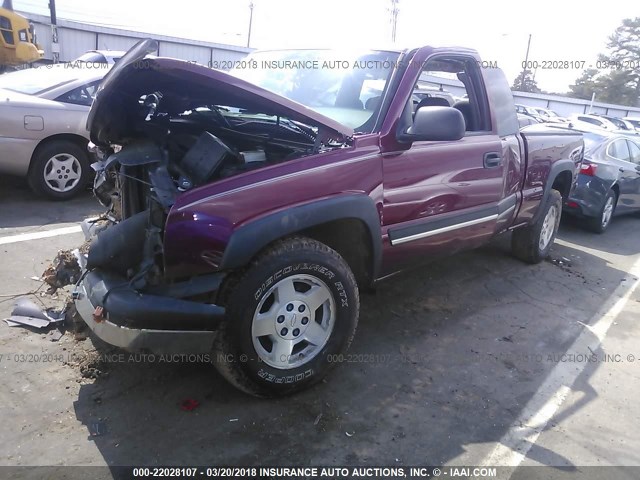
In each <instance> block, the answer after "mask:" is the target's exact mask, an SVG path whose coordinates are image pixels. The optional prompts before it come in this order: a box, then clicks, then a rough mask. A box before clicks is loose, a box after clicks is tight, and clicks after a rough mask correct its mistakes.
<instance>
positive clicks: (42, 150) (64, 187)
mask: <svg viewBox="0 0 640 480" xmlns="http://www.w3.org/2000/svg"><path fill="white" fill-rule="evenodd" d="M90 170H91V167H90V162H89V155H88V152H85V151H84V150H83V149H82V148H80V147H79V146H78V145H76V144H75V143H73V142H70V141H68V140H53V141H50V142H47V143H45V144H43V145H40V146H39V147H38V149H37V150H36V151H35V153H34V155H33V160H32V164H31V167H30V169H29V178H28V180H29V186H30V187H31V189H32V190H33V191H34V192H36V193H38V194H40V195H42V196H45V197H48V198H50V199H52V200H67V199H69V198H72V197H74V196H75V195H77V194H78V193H79V192H80V191H82V189H84V187H86V186H87V184H88V183H89V179H90V175H91V174H90Z"/></svg>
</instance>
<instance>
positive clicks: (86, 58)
mask: <svg viewBox="0 0 640 480" xmlns="http://www.w3.org/2000/svg"><path fill="white" fill-rule="evenodd" d="M125 53H126V52H123V51H120V50H89V51H88V52H85V53H83V54H82V55H80V56H79V57H78V58H76V59H75V60H72V62H71V63H74V64H75V63H77V62H86V63H104V64H106V65H113V64H114V63H116V62H117V61H118V60H120V59H121V58H122V57H123V56H124V54H125Z"/></svg>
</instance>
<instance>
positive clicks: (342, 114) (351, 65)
mask: <svg viewBox="0 0 640 480" xmlns="http://www.w3.org/2000/svg"><path fill="white" fill-rule="evenodd" d="M398 56H399V54H398V53H393V52H363V53H359V54H353V53H352V54H338V53H336V52H335V51H327V50H288V51H265V52H256V53H253V54H251V55H249V57H247V58H246V59H245V61H243V62H241V63H242V65H243V66H245V68H237V69H235V70H233V71H232V72H231V73H232V74H233V75H235V76H237V77H239V78H242V79H243V80H246V81H248V82H251V83H253V84H255V85H258V86H259V87H262V88H264V89H266V90H270V91H272V92H274V93H277V94H278V95H282V96H283V97H287V98H288V99H290V100H293V101H295V102H298V103H301V104H302V105H304V106H306V107H309V108H311V109H313V110H315V111H317V112H318V113H321V114H322V115H325V116H327V117H329V118H331V119H333V120H335V121H337V122H340V123H342V124H343V125H346V126H348V127H351V128H353V129H354V130H356V131H360V132H362V131H371V129H372V128H373V122H374V120H375V118H374V114H375V113H376V112H377V110H378V107H379V106H380V101H381V99H382V92H383V91H384V90H385V88H386V86H387V84H388V81H389V78H390V76H391V72H392V70H393V68H394V66H395V64H396V61H397V60H398Z"/></svg>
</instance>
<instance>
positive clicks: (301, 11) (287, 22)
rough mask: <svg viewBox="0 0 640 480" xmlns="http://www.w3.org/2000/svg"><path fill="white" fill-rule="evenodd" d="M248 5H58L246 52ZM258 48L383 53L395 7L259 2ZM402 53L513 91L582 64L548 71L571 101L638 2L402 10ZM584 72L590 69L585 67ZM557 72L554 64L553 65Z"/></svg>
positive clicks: (23, 6) (372, 0)
mask: <svg viewBox="0 0 640 480" xmlns="http://www.w3.org/2000/svg"><path fill="white" fill-rule="evenodd" d="M13 3H14V8H15V9H16V10H20V11H26V12H33V13H39V14H44V15H47V14H48V0H14V2H13ZM249 3H250V0H179V1H177V2H175V5H176V6H177V7H176V8H170V7H169V5H170V3H168V2H158V1H157V0H155V1H154V0H135V1H133V0H108V1H105V0H101V1H96V0H56V5H57V13H58V17H59V18H66V19H70V20H79V21H84V22H91V23H98V24H102V25H108V26H114V27H124V28H127V29H132V30H140V31H145V32H151V33H158V34H164V35H173V36H179V37H185V38H193V39H198V40H207V41H212V42H219V43H228V44H233V45H242V46H246V43H247V33H248V30H249V14H250V10H249ZM253 4H254V9H253V25H252V32H251V47H252V48H259V49H271V48H314V47H316V48H333V47H335V48H344V47H352V48H358V47H366V48H381V47H388V46H393V45H394V44H392V43H391V22H390V17H391V14H390V7H391V0H319V1H309V0H253ZM399 9H400V11H399V14H398V23H397V38H396V43H395V46H397V47H403V48H404V47H416V46H423V45H434V46H443V45H458V46H463V47H470V48H474V49H476V50H478V51H479V52H480V54H481V55H482V57H483V59H484V60H487V61H491V62H497V64H498V66H499V67H500V68H502V69H503V70H504V72H505V74H506V75H507V78H508V80H509V82H510V83H512V82H513V80H514V78H515V77H516V76H517V75H518V74H519V73H520V71H521V70H522V62H523V61H524V59H525V54H526V50H527V41H528V38H529V35H531V48H530V52H529V60H530V61H537V62H538V63H539V64H542V63H543V62H550V61H573V62H574V64H575V63H576V62H578V64H577V65H578V68H568V69H564V68H563V69H561V68H542V67H541V66H539V67H538V69H537V70H536V72H535V79H536V81H537V82H538V86H539V87H540V88H542V89H543V90H546V91H552V92H557V93H562V92H566V91H568V89H569V85H570V84H572V83H573V82H574V81H575V79H576V78H577V77H578V76H579V75H580V73H581V71H582V69H583V68H581V67H582V65H584V68H588V67H589V66H593V67H596V63H595V62H596V60H597V56H598V54H599V53H606V44H607V40H608V37H609V35H611V34H612V33H613V32H614V30H615V29H616V27H618V26H619V25H620V24H621V22H622V19H624V18H632V17H636V16H640V3H639V2H638V0H608V1H607V2H605V3H598V4H597V8H593V7H592V6H591V5H590V4H589V3H588V2H584V1H576V0H536V1H534V2H514V1H503V0H485V1H483V2H480V1H469V0H458V1H442V0H399ZM583 62H584V63H583ZM551 66H553V64H551Z"/></svg>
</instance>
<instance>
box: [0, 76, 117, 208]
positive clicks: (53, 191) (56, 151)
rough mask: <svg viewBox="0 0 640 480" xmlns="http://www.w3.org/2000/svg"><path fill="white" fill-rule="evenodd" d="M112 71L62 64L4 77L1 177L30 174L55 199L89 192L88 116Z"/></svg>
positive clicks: (38, 187)
mask: <svg viewBox="0 0 640 480" xmlns="http://www.w3.org/2000/svg"><path fill="white" fill-rule="evenodd" d="M107 71H108V69H106V68H105V69H93V68H92V69H83V68H77V67H76V68H69V67H66V66H65V65H63V64H61V65H56V66H51V67H47V68H45V67H40V68H32V69H25V70H20V71H17V72H12V73H7V74H5V75H2V76H0V99H1V100H2V101H1V102H0V173H1V174H10V175H18V176H26V177H27V179H28V181H29V185H30V186H31V188H32V189H33V190H34V191H35V192H37V193H39V194H42V195H44V196H46V197H48V198H51V199H54V200H64V199H68V198H71V197H73V196H74V195H76V194H77V193H78V192H80V191H81V190H82V189H83V188H85V187H86V186H87V184H88V183H89V182H90V181H91V178H92V171H91V167H90V164H91V159H90V158H91V157H90V155H89V152H88V151H87V145H88V143H89V138H88V137H89V132H88V131H87V128H86V121H87V115H88V113H89V107H90V106H91V102H92V101H93V95H94V94H95V91H96V89H97V88H98V85H99V83H100V81H101V80H102V77H103V76H104V75H105V73H106V72H107Z"/></svg>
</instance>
